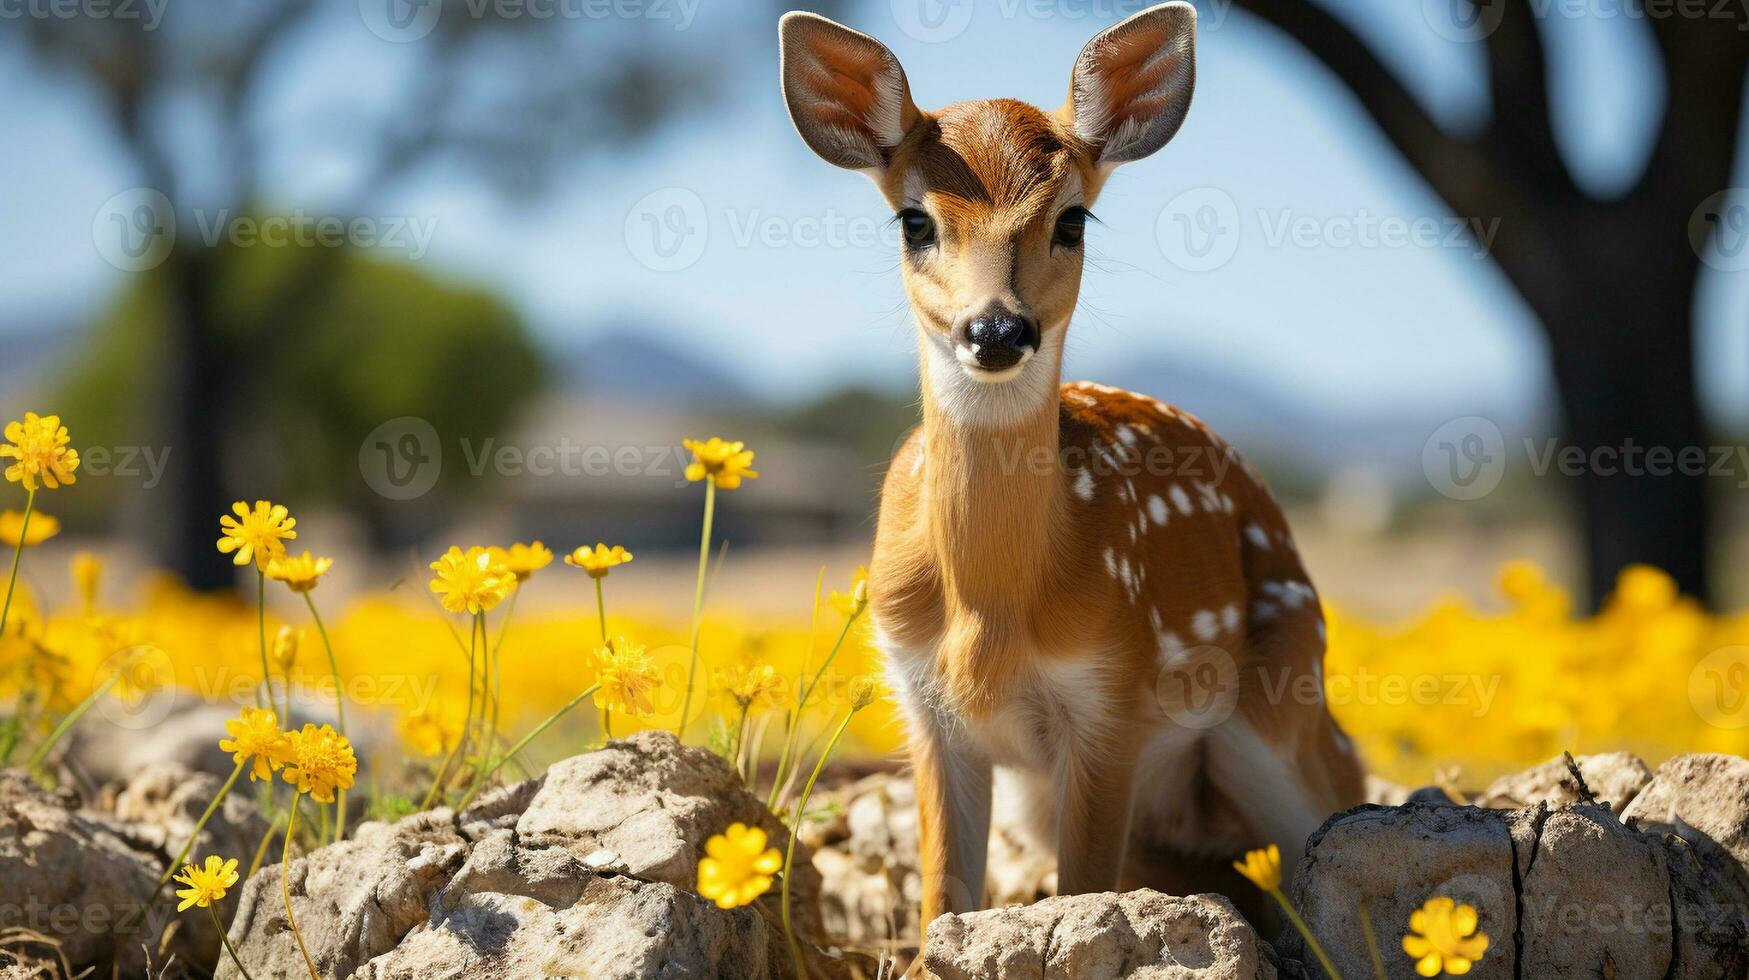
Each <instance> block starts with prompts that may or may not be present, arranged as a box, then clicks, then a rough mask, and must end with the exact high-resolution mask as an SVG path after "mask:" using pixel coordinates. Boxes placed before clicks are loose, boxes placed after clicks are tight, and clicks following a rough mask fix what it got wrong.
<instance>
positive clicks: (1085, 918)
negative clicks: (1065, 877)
mask: <svg viewBox="0 0 1749 980" xmlns="http://www.w3.org/2000/svg"><path fill="white" fill-rule="evenodd" d="M1267 950H1268V948H1267V947H1266V946H1265V945H1264V944H1263V943H1262V941H1261V940H1259V939H1258V938H1257V934H1256V933H1255V932H1253V931H1252V929H1251V926H1250V925H1248V924H1247V923H1246V922H1245V920H1244V919H1243V918H1241V917H1240V916H1239V913H1238V912H1237V911H1235V910H1234V908H1233V906H1232V904H1231V903H1230V902H1228V901H1227V900H1226V899H1225V898H1223V897H1221V896H1219V895H1191V896H1189V897H1186V898H1174V897H1171V896H1168V895H1162V894H1160V893H1159V892H1156V891H1151V890H1147V889H1143V890H1140V891H1133V892H1122V893H1117V892H1107V893H1104V894H1099V895H1073V896H1064V897H1060V898H1047V899H1045V900H1044V901H1041V902H1038V903H1037V904H1035V905H1030V906H1022V907H1015V908H1007V909H995V910H990V911H985V912H973V913H970V914H968V915H944V916H942V917H941V918H939V919H937V920H935V922H934V924H932V925H931V926H930V928H929V944H928V946H927V947H925V949H924V951H923V975H924V976H926V977H932V978H935V980H998V978H1000V980H1045V978H1046V977H1050V978H1058V977H1064V978H1067V977H1073V978H1075V980H1113V978H1118V977H1129V978H1134V980H1188V978H1191V977H1208V978H1211V980H1212V978H1217V977H1218V978H1222V980H1273V978H1274V977H1275V976H1276V969H1275V964H1274V961H1273V959H1272V958H1271V956H1270V954H1269V952H1268V951H1267Z"/></svg>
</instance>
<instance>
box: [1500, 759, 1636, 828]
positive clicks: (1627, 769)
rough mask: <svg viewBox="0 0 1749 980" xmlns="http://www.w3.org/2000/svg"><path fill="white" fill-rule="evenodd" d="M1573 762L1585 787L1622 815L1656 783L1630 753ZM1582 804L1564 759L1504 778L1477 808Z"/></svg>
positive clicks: (1597, 798) (1550, 761) (1551, 760)
mask: <svg viewBox="0 0 1749 980" xmlns="http://www.w3.org/2000/svg"><path fill="white" fill-rule="evenodd" d="M1573 761H1574V762H1576V763H1578V766H1579V774H1580V775H1581V776H1583V777H1585V785H1586V786H1587V787H1589V788H1590V789H1591V793H1592V795H1593V796H1594V797H1595V798H1596V801H1597V802H1598V803H1603V804H1606V805H1608V807H1609V808H1610V809H1611V810H1613V811H1615V812H1616V813H1618V814H1619V813H1621V812H1622V811H1623V810H1625V809H1627V807H1628V804H1629V803H1632V802H1633V799H1634V797H1636V796H1638V795H1639V793H1640V791H1641V790H1643V789H1645V788H1646V784H1647V783H1649V782H1651V781H1652V771H1651V770H1650V769H1648V768H1646V764H1645V763H1644V762H1642V761H1640V758H1639V756H1636V755H1634V754H1632V753H1630V752H1607V753H1603V754H1601V755H1582V756H1579V757H1577V758H1576V759H1574V760H1573ZM1582 802H1584V799H1583V798H1582V797H1581V796H1580V795H1579V790H1578V787H1577V786H1575V785H1574V784H1573V774H1572V773H1571V772H1569V771H1568V770H1567V760H1566V759H1565V758H1562V757H1556V758H1554V759H1550V760H1549V761H1548V762H1545V763H1543V764H1542V765H1540V766H1537V767H1535V768H1533V769H1526V770H1525V771H1524V772H1519V773H1513V774H1512V775H1510V776H1501V777H1500V778H1499V779H1496V780H1494V782H1493V783H1491V784H1490V785H1489V786H1488V788H1487V789H1486V790H1483V791H1482V795H1481V796H1479V797H1477V798H1476V805H1477V806H1485V807H1493V808H1496V809H1503V810H1516V809H1519V808H1520V807H1527V806H1534V805H1535V804H1538V803H1547V804H1549V805H1551V806H1559V805H1563V804H1572V803H1582Z"/></svg>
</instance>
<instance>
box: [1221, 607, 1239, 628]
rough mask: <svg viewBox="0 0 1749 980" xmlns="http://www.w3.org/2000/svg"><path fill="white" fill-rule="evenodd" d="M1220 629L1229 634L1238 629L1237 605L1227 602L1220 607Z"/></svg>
mask: <svg viewBox="0 0 1749 980" xmlns="http://www.w3.org/2000/svg"><path fill="white" fill-rule="evenodd" d="M1221 628H1222V629H1224V630H1226V631H1227V632H1229V633H1232V632H1235V631H1236V630H1238V628H1239V604H1238V603H1236V602H1229V603H1227V604H1226V605H1225V606H1223V607H1221Z"/></svg>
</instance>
